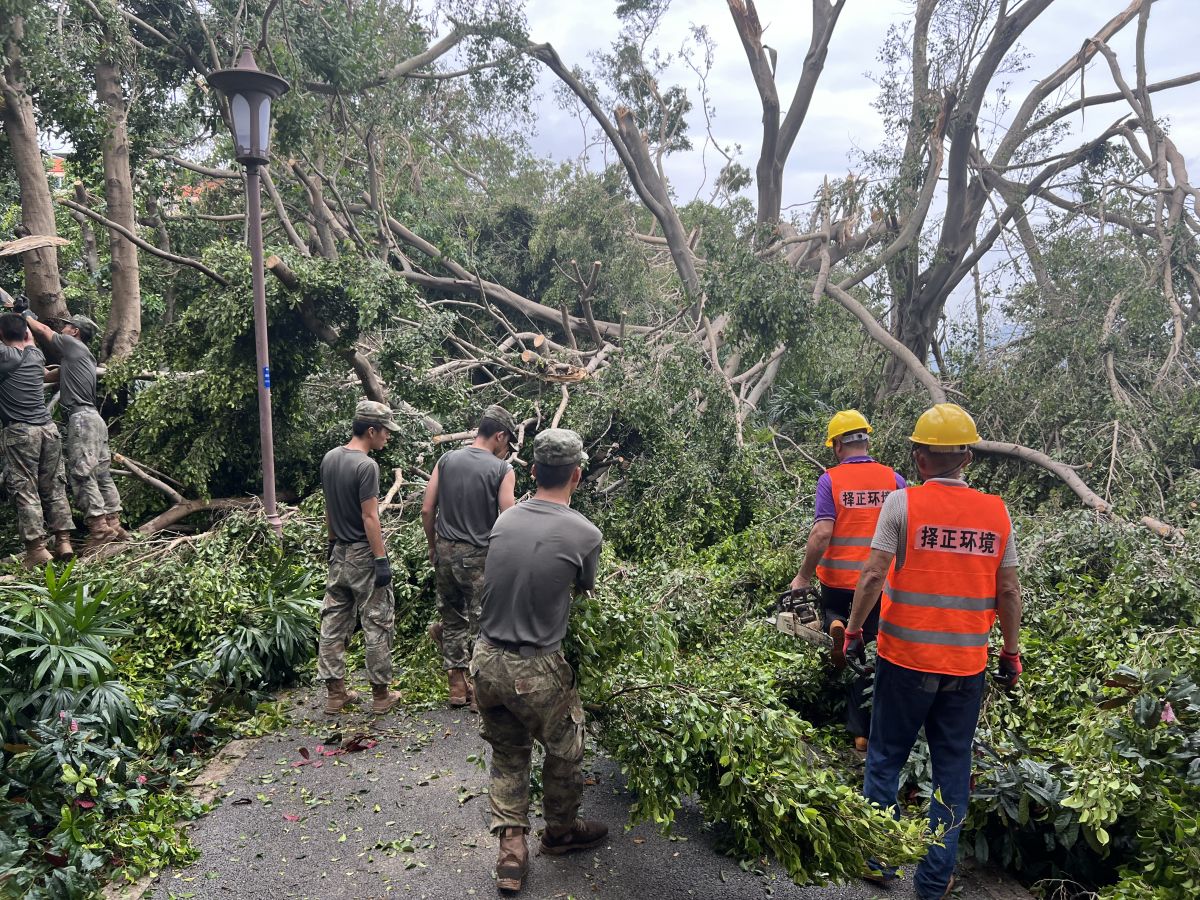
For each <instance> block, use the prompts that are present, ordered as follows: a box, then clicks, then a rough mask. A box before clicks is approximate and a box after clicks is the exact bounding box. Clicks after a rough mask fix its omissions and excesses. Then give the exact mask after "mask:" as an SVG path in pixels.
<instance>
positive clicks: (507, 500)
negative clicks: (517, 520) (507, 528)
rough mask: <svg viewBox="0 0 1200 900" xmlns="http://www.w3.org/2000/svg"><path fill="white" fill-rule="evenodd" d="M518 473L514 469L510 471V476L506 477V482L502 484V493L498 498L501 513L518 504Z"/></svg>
mask: <svg viewBox="0 0 1200 900" xmlns="http://www.w3.org/2000/svg"><path fill="white" fill-rule="evenodd" d="M516 486H517V473H516V472H514V471H513V470H512V469H509V470H508V474H506V475H505V476H504V480H503V481H501V482H500V493H499V494H498V496H497V497H496V501H497V504H498V505H499V507H500V512H504V511H505V510H506V509H508V508H509V507H510V506H512V505H513V504H514V503H516V502H517V497H516V493H515V491H516Z"/></svg>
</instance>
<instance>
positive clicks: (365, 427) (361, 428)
mask: <svg viewBox="0 0 1200 900" xmlns="http://www.w3.org/2000/svg"><path fill="white" fill-rule="evenodd" d="M379 427H380V426H379V423H378V422H367V421H365V420H363V419H355V420H354V436H355V437H362V436H363V435H364V434H366V433H367V432H368V431H370V430H371V429H372V428H379Z"/></svg>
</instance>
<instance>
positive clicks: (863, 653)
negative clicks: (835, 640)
mask: <svg viewBox="0 0 1200 900" xmlns="http://www.w3.org/2000/svg"><path fill="white" fill-rule="evenodd" d="M842 653H843V654H844V655H845V657H846V659H856V660H858V662H859V663H860V664H863V663H866V661H867V644H866V641H864V640H863V633H862V629H861V628H860V629H859V630H858V631H847V632H846V636H845V637H844V638H843V639H842Z"/></svg>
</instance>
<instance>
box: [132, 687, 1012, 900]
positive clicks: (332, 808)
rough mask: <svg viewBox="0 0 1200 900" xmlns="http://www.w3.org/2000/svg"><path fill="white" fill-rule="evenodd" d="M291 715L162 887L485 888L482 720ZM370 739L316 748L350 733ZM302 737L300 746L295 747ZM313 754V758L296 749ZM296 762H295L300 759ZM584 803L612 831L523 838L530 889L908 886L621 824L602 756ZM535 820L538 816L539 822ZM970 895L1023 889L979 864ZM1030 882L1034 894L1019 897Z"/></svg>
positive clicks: (438, 714) (241, 770)
mask: <svg viewBox="0 0 1200 900" xmlns="http://www.w3.org/2000/svg"><path fill="white" fill-rule="evenodd" d="M296 701H297V703H298V704H299V707H298V714H297V717H296V718H297V722H296V724H295V725H294V726H293V727H292V728H291V729H290V730H289V731H287V732H286V733H283V734H280V735H276V736H272V737H267V738H263V739H261V740H260V741H258V742H256V743H254V744H253V745H251V747H250V751H249V753H247V755H246V756H245V757H244V758H243V759H242V760H241V761H240V763H238V764H237V765H236V768H234V769H233V771H231V772H229V773H228V774H227V776H226V777H225V778H224V779H223V784H222V785H221V786H220V790H219V792H218V794H217V796H218V798H221V804H220V806H219V807H218V808H217V809H215V810H214V811H213V812H212V814H210V815H209V816H207V817H205V818H204V819H201V820H200V821H198V822H196V823H193V824H192V825H191V826H190V827H192V828H193V829H194V832H195V833H194V839H195V843H196V845H197V846H198V847H199V848H200V850H201V857H200V860H199V861H198V862H197V863H196V864H195V865H193V866H191V867H190V868H187V869H183V870H177V871H169V872H166V873H164V874H163V875H162V876H161V877H160V878H159V879H158V880H157V882H155V883H154V884H152V885H151V886H150V889H149V892H148V896H153V897H156V898H162V900H166V898H184V897H194V898H221V900H228V898H239V900H240V898H246V900H250V898H272V900H276V898H330V900H332V898H354V900H366V898H374V897H411V898H422V900H424V898H428V900H443V898H470V897H484V898H494V897H496V896H497V891H496V889H495V887H494V882H493V878H492V865H493V863H494V860H495V854H496V845H495V842H494V839H493V838H492V837H491V836H490V835H489V834H488V831H487V820H488V805H487V795H486V793H485V791H486V788H487V775H486V772H485V770H484V769H483V767H482V766H483V763H482V758H483V756H484V753H485V748H486V745H484V744H483V742H482V741H480V739H479V737H478V735H477V733H476V727H477V726H476V719H475V717H474V716H473V715H470V714H460V713H457V712H451V711H450V710H435V711H404V712H400V713H398V714H396V715H392V716H388V717H385V718H382V719H368V718H365V717H363V716H361V715H351V716H349V717H347V718H345V719H343V720H341V721H339V722H336V723H331V722H330V721H329V720H326V719H325V717H324V716H322V715H321V714H320V711H319V709H318V707H317V698H316V697H315V695H311V694H299V695H296ZM360 732H363V733H367V734H370V735H371V736H372V738H373V739H375V740H377V741H378V744H377V745H376V746H374V747H372V748H370V749H366V750H364V751H361V752H353V753H345V754H342V755H335V756H325V755H322V754H321V752H320V751H319V749H318V748H319V747H324V748H325V750H326V752H328V751H329V750H331V749H333V748H334V747H335V746H337V743H336V742H337V741H344V740H345V739H347V738H351V737H353V736H354V735H355V734H357V733H360ZM301 748H303V751H302V749H301ZM305 753H307V758H306V757H305V755H304V754H305ZM296 763H304V764H303V765H299V766H297V765H296ZM585 766H586V768H587V779H588V785H589V786H588V787H587V788H586V793H585V796H584V808H585V811H586V813H587V814H588V815H589V816H592V817H597V818H600V819H602V820H604V821H606V822H608V823H609V824H610V825H611V826H614V827H613V831H612V833H611V834H610V838H609V841H608V843H607V844H606V845H605V846H604V847H602V848H600V849H598V850H595V851H593V852H590V853H583V854H578V855H575V856H569V857H559V858H554V857H545V856H540V855H537V853H536V850H533V848H535V847H536V837H533V836H531V838H532V839H531V841H530V845H531V856H532V860H531V873H530V876H529V877H528V879H527V880H526V887H525V890H524V891H522V893H521V895H520V896H521V897H522V898H526V900H551V898H553V900H571V898H576V900H582V898H591V897H596V898H605V900H676V898H679V900H684V898H706V900H733V898H760V897H761V898H772V900H867V898H875V897H880V896H886V897H887V898H889V900H908V898H910V897H912V896H914V895H913V893H912V890H911V887H910V886H909V885H908V884H907V883H904V884H901V885H898V886H896V887H893V888H891V889H890V890H887V891H881V890H880V889H877V888H873V887H872V886H870V885H867V884H863V883H855V884H851V885H845V886H837V887H828V888H813V887H797V886H796V885H794V884H792V883H791V882H790V881H789V880H788V878H787V876H786V875H785V874H784V873H783V871H782V870H781V869H780V868H779V867H778V866H777V865H774V864H770V865H765V866H763V867H762V868H761V869H757V870H755V871H744V870H743V869H741V868H740V867H739V866H738V864H737V862H736V861H735V860H732V859H730V858H729V857H727V856H724V855H722V854H720V853H719V852H717V851H716V850H715V849H714V844H715V836H714V834H713V833H712V831H711V830H710V829H708V828H706V827H705V825H704V823H703V821H702V819H701V817H700V815H699V814H698V813H697V811H696V810H694V809H685V811H684V812H683V814H682V815H681V816H680V817H679V821H678V823H677V826H676V828H675V831H674V836H673V837H671V838H665V837H663V836H661V835H659V834H658V833H657V832H656V831H655V830H654V829H653V828H650V827H648V826H644V825H643V826H638V827H636V828H633V829H630V830H629V831H624V830H622V828H621V827H620V826H621V825H622V824H623V823H624V822H625V821H626V818H627V810H628V806H629V802H630V796H629V794H628V793H627V792H626V791H625V790H624V786H623V782H622V779H621V776H620V773H619V771H618V770H617V767H616V765H615V764H614V763H612V762H611V761H610V760H607V759H604V758H602V757H598V756H589V757H588V760H587V761H586V763H585ZM534 827H535V831H536V830H537V829H538V828H540V827H541V822H540V820H538V821H537V822H535V826H534ZM958 896H959V897H961V898H963V900H976V898H980V900H982V898H999V897H1003V898H1012V897H1014V896H1020V894H1014V893H1012V892H1011V889H1008V888H1006V887H1003V886H992V884H991V882H988V881H987V880H986V879H983V878H980V877H978V876H976V877H974V878H971V879H970V880H969V882H968V883H967V884H966V885H965V886H964V889H963V890H962V891H961V892H960V893H959V894H958ZM1025 896H1028V895H1025Z"/></svg>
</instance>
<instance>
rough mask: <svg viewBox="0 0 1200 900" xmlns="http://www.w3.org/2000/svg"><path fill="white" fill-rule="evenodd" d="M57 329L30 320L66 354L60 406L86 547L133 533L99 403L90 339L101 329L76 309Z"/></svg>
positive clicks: (62, 355)
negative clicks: (125, 521)
mask: <svg viewBox="0 0 1200 900" xmlns="http://www.w3.org/2000/svg"><path fill="white" fill-rule="evenodd" d="M52 321H57V322H59V323H61V326H60V327H61V329H62V330H61V331H60V332H55V331H54V330H53V329H52V328H50V327H49V326H48V325H43V324H42V323H41V322H38V321H36V320H32V319H31V320H30V321H29V328H30V330H31V331H32V332H33V334H34V337H35V338H37V339H38V341H39V342H40V343H41V344H42V345H43V346H45V347H48V348H51V349H52V350H53V351H54V352H55V353H57V354H58V356H59V357H60V358H61V360H62V365H61V366H60V368H59V379H58V396H59V406H60V407H61V408H62V410H63V412H64V413H66V416H67V474H68V476H69V477H70V483H71V496H72V498H74V500H75V507H76V508H77V509H78V510H79V512H81V513H82V514H83V518H84V521H85V522H86V523H87V527H88V539H87V544H86V545H85V547H84V550H85V552H86V551H93V550H95V549H96V548H98V547H99V546H100V545H102V544H104V543H107V542H108V541H113V540H124V539H127V538H128V537H129V533H128V532H127V531H125V529H123V528H122V527H121V518H120V517H121V495H120V493H118V492H117V486H116V484H115V483H114V482H113V477H112V472H111V470H110V466H111V463H112V455H111V453H110V452H109V448H108V425H106V424H105V422H104V419H103V418H102V417H101V416H100V411H99V408H98V404H97V403H96V357H95V356H93V355H92V351H91V350H90V349H88V344H90V343H91V342H92V339H93V338H94V337H95V336H96V332H97V331H98V330H99V328H98V326H97V325H96V323H95V322H93V321H92V320H91V319H89V318H88V317H87V316H82V315H74V316H71V317H70V318H68V319H58V320H52Z"/></svg>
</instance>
